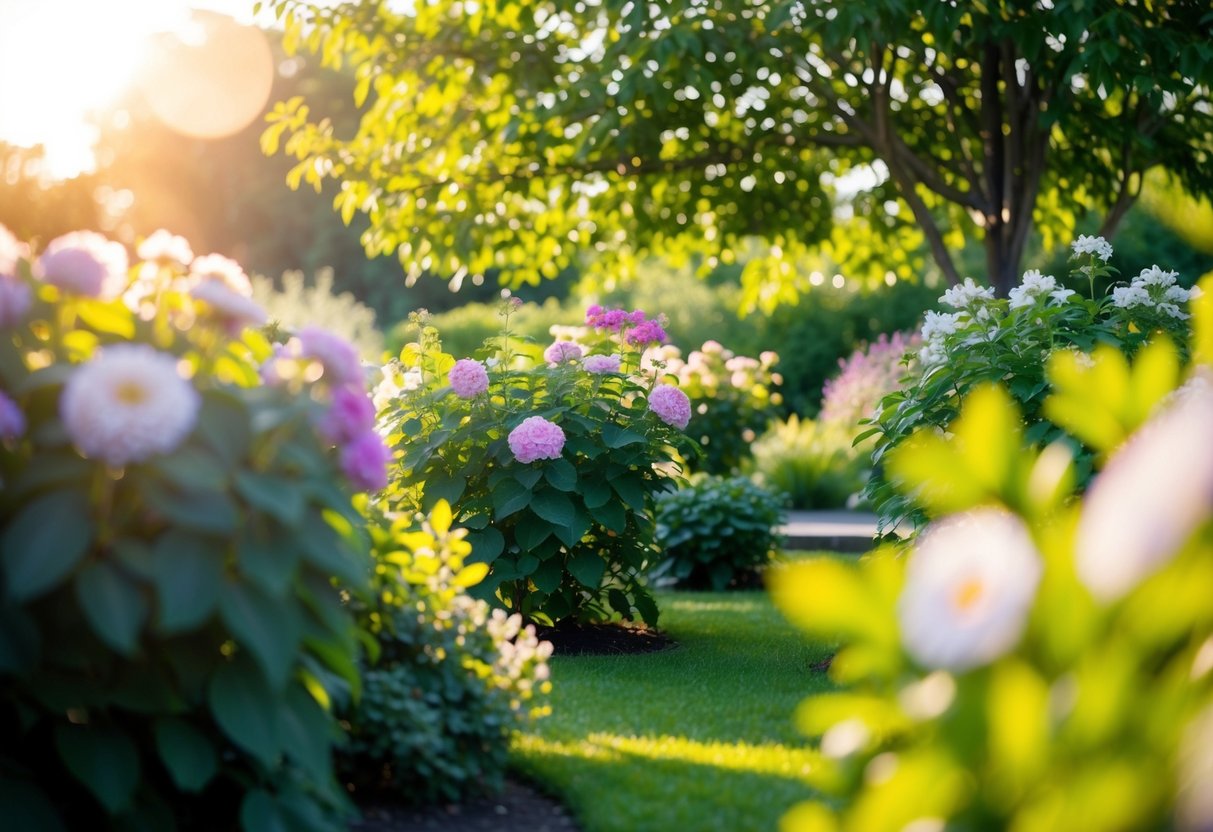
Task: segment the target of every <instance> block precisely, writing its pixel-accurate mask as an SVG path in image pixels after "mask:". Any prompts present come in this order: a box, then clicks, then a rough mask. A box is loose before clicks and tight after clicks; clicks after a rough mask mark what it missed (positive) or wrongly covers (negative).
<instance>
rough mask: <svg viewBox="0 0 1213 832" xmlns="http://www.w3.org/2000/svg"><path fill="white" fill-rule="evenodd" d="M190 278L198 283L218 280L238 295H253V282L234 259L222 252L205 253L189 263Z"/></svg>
mask: <svg viewBox="0 0 1213 832" xmlns="http://www.w3.org/2000/svg"><path fill="white" fill-rule="evenodd" d="M190 279H191V280H193V281H196V282H198V283H202V282H204V281H207V280H218V281H219V282H220V283H223V284H226V285H227V287H228V288H229V289H231V290H232V291H233V292H235V293H237V294H239V295H243V296H244V297H246V298H248V297H252V296H253V284H252V283H251V282H250V281H249V279H248V275H247V274H245V273H244V269H243V268H242V267H241V266H240V264H239V263H237V262H236V261H235V260H232V259H231V258H230V257H224V256H223V255H222V254H207V255H205V256H203V257H198V258H197V259H195V260H194V262H193V263H192V264H190Z"/></svg>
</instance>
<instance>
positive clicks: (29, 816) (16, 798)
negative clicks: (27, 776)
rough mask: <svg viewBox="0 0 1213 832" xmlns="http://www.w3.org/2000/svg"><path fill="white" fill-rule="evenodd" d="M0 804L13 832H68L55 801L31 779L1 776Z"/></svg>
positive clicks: (6, 824)
mask: <svg viewBox="0 0 1213 832" xmlns="http://www.w3.org/2000/svg"><path fill="white" fill-rule="evenodd" d="M0 806H3V807H4V824H5V828H6V829H9V830H11V832H65V827H64V826H63V821H62V820H60V818H59V813H58V812H57V811H56V810H55V804H54V803H52V802H51V801H50V799H49V798H47V796H46V795H45V794H44V793H43V792H42V790H41V789H39V788H38V786H37V785H35V784H34V783H33V782H31V781H29V780H24V779H17V778H9V777H0Z"/></svg>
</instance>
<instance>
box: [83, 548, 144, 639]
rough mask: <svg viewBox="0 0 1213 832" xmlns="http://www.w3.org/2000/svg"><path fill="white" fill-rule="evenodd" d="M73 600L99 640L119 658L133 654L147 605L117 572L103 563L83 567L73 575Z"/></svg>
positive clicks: (136, 589) (140, 595)
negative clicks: (74, 582) (74, 598)
mask: <svg viewBox="0 0 1213 832" xmlns="http://www.w3.org/2000/svg"><path fill="white" fill-rule="evenodd" d="M76 599H77V600H78V601H79V602H80V608H81V609H83V610H84V617H85V618H87V619H88V622H89V624H91V625H92V626H93V632H95V633H96V634H97V635H98V636H100V637H101V640H102V641H104V642H105V643H106V644H108V645H109V646H110V647H113V648H114V649H115V650H117V651H118V652H119V653H122V654H123V655H126V656H129V655H131V654H132V653H134V652H135V647H136V646H137V644H138V642H139V631H140V630H141V629H142V628H143V622H144V621H146V620H147V612H148V603H147V599H146V598H145V597H144V596H143V593H142V592H140V591H139V587H137V586H135V584H134V583H133V582H132V581H131V579H130V578H128V577H127V576H126V575H124V574H123V573H122V571H121V570H120V569H118V568H117V567H116V566H114V565H113V564H111V563H108V562H106V561H98V562H97V563H93V564H90V565H89V566H86V567H84V568H83V569H82V570H80V573H79V574H78V575H77V576H76Z"/></svg>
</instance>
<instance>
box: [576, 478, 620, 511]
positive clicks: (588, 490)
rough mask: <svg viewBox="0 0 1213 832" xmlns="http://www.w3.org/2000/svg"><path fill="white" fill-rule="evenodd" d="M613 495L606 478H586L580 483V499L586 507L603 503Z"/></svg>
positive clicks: (596, 506) (590, 507)
mask: <svg viewBox="0 0 1213 832" xmlns="http://www.w3.org/2000/svg"><path fill="white" fill-rule="evenodd" d="M613 496H614V494H612V493H611V486H610V483H608V482H607V481H606V480H603V479H588V480H585V481H583V482H582V483H581V499H582V500H583V501H584V502H585V507H586V508H589V509H594V508H598V507H599V506H602V505H605V504H606V502H607V501H608V500H610V499H611V498H612V497H613Z"/></svg>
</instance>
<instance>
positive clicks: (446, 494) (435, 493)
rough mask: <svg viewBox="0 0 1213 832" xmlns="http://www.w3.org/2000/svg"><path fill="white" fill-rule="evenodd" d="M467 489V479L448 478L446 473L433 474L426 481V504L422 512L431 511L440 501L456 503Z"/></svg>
mask: <svg viewBox="0 0 1213 832" xmlns="http://www.w3.org/2000/svg"><path fill="white" fill-rule="evenodd" d="M466 489H467V478H466V477H462V476H453V477H452V476H448V475H447V474H446V472H444V471H441V472H440V471H435V472H431V474H430V475H429V476H427V477H426V479H425V502H424V503H423V504H422V510H424V511H429V510H430V509H431V508H433V506H434V504H435V503H437V502H438V501H439V500H446V501H447V502H448V503H451V504H454V503H456V502H457V501H458V500H459V498H460V497H462V496H463V492H464V491H465V490H466Z"/></svg>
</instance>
